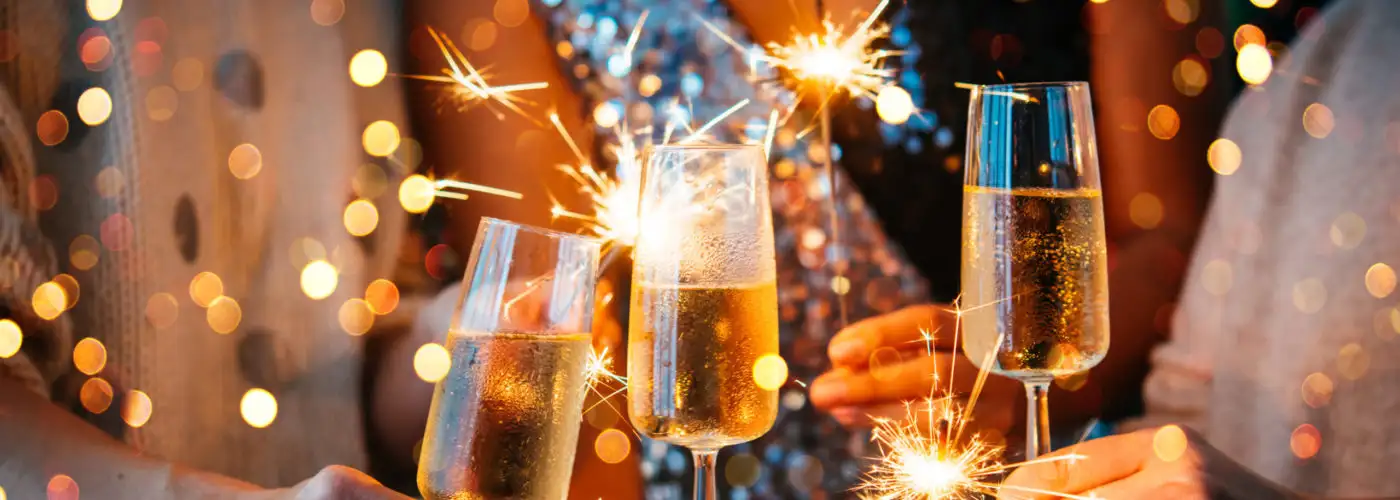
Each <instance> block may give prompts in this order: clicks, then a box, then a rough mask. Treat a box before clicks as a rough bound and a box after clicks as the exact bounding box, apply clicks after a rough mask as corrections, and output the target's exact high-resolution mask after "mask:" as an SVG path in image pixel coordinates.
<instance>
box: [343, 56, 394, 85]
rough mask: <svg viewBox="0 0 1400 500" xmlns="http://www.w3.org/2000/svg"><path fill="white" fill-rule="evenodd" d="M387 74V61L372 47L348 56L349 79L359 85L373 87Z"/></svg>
mask: <svg viewBox="0 0 1400 500" xmlns="http://www.w3.org/2000/svg"><path fill="white" fill-rule="evenodd" d="M388 74H389V61H388V60H386V59H384V54H382V53H380V52H379V51H377V50H374V49H364V50H361V51H359V52H356V53H355V56H354V57H351V58H350V80H352V81H354V82H355V85H359V86H361V87H373V86H375V85H379V82H382V81H384V76H385V75H388Z"/></svg>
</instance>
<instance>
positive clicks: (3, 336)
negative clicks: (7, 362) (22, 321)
mask: <svg viewBox="0 0 1400 500" xmlns="http://www.w3.org/2000/svg"><path fill="white" fill-rule="evenodd" d="M23 346H24V331H22V330H20V328H19V323H15V322H14V320H12V319H9V318H5V319H0V359H5V358H9V357H11V356H14V355H15V354H18V353H19V348H20V347H23Z"/></svg>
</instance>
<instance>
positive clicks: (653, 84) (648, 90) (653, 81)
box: [637, 74, 661, 97]
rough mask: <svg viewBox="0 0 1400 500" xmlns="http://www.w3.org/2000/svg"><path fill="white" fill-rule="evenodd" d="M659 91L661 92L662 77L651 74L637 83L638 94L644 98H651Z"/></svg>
mask: <svg viewBox="0 0 1400 500" xmlns="http://www.w3.org/2000/svg"><path fill="white" fill-rule="evenodd" d="M658 90H661V77H659V76H656V75H651V74H649V75H647V76H644V77H642V79H641V81H638V82H637V92H639V93H641V94H642V96H643V97H651V96H652V95H654V94H656V92H657V91H658Z"/></svg>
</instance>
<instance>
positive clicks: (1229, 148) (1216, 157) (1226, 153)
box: [1206, 138, 1244, 175]
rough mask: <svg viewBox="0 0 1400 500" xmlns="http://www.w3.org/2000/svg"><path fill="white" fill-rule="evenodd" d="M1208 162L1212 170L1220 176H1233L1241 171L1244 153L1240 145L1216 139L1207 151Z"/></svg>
mask: <svg viewBox="0 0 1400 500" xmlns="http://www.w3.org/2000/svg"><path fill="white" fill-rule="evenodd" d="M1206 161H1207V162H1208V163H1210V169H1211V170H1214V171H1215V173H1217V174H1220V175H1232V174H1234V173H1235V171H1237V170H1239V169H1240V164H1241V163H1243V162H1244V153H1243V152H1241V151H1240V147H1239V145H1237V144H1235V142H1234V141H1231V140H1229V139H1224V138H1221V139H1216V140H1215V142H1212V143H1210V149H1207V150H1206Z"/></svg>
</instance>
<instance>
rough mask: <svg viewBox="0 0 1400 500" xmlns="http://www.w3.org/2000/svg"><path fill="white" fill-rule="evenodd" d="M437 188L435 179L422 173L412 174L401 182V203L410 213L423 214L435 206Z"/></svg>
mask: <svg viewBox="0 0 1400 500" xmlns="http://www.w3.org/2000/svg"><path fill="white" fill-rule="evenodd" d="M436 191H437V189H436V188H435V187H434V186H433V181H430V180H428V178H427V177H423V176H421V175H417V174H414V175H410V176H408V177H406V178H404V180H403V182H402V183H401V184H399V204H400V205H402V206H403V209H404V210H406V211H408V212H409V213H414V214H421V213H423V212H427V211H428V209H429V208H431V207H432V206H433V198H434V197H435V194H434V193H435V192H436Z"/></svg>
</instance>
